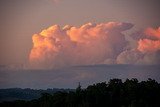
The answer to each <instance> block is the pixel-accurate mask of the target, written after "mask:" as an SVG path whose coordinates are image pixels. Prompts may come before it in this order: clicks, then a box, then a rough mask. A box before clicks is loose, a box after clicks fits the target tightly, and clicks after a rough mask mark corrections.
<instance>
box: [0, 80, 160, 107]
mask: <svg viewBox="0 0 160 107" xmlns="http://www.w3.org/2000/svg"><path fill="white" fill-rule="evenodd" d="M0 107H160V84H159V83H157V82H156V81H155V80H153V79H148V80H147V81H142V82H138V80H137V79H135V78H133V79H126V81H124V82H122V80H121V79H111V80H110V81H109V82H108V83H106V82H102V83H97V84H93V85H90V86H88V87H87V88H86V89H82V88H81V85H80V84H79V85H78V87H77V89H76V91H60V92H56V93H54V94H49V93H43V94H42V95H41V97H40V98H39V99H36V100H31V101H22V100H17V101H14V102H3V103H0Z"/></svg>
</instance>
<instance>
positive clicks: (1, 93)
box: [0, 88, 74, 102]
mask: <svg viewBox="0 0 160 107" xmlns="http://www.w3.org/2000/svg"><path fill="white" fill-rule="evenodd" d="M58 91H61V92H63V91H65V92H66V91H74V89H58V88H53V89H47V90H41V89H39V90H36V89H30V88H26V89H21V88H9V89H0V102H2V101H14V100H27V101H28V100H33V99H38V98H40V97H41V94H42V93H48V94H53V93H55V92H58Z"/></svg>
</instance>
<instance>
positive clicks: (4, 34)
mask: <svg viewBox="0 0 160 107" xmlns="http://www.w3.org/2000/svg"><path fill="white" fill-rule="evenodd" d="M159 10H160V1H159V0H0V43H1V44H0V65H4V64H22V63H27V61H28V57H29V53H30V50H31V48H32V35H33V34H35V33H38V32H40V31H41V30H43V29H44V28H47V27H49V26H51V25H54V24H58V25H60V26H64V25H66V24H69V25H74V26H80V25H82V24H85V23H88V22H92V23H101V22H109V21H116V22H129V23H132V24H134V25H135V27H134V28H135V29H143V28H146V27H153V28H155V27H159V26H160V12H159Z"/></svg>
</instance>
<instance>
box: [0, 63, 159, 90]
mask: <svg viewBox="0 0 160 107" xmlns="http://www.w3.org/2000/svg"><path fill="white" fill-rule="evenodd" d="M159 69H160V66H159V65H149V66H148V65H147V66H146V65H96V66H95V65H94V66H90V65H89V66H76V67H66V68H61V69H58V70H21V69H20V70H13V69H12V70H8V69H3V70H2V69H1V70H0V88H1V89H2V88H3V89H4V88H32V89H47V88H72V89H75V88H77V86H78V83H79V82H80V83H81V86H82V88H86V87H87V86H88V85H92V84H95V83H99V82H105V81H106V82H108V81H109V80H110V79H113V78H119V79H122V80H123V81H125V80H126V79H127V78H128V79H132V78H137V79H138V80H139V81H146V80H147V79H148V78H152V79H154V80H156V81H158V82H160V78H159V77H160V73H159Z"/></svg>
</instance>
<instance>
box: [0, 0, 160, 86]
mask: <svg viewBox="0 0 160 107" xmlns="http://www.w3.org/2000/svg"><path fill="white" fill-rule="evenodd" d="M159 10H160V1H159V0H0V43H1V44H0V88H14V87H20V88H36V89H40V88H41V89H46V88H53V87H54V88H75V87H76V86H77V84H78V82H81V83H82V86H83V87H86V86H87V85H89V84H93V83H96V82H101V81H107V80H109V79H112V78H120V79H123V80H125V79H126V78H138V79H139V80H146V79H147V78H152V79H155V80H157V81H158V82H160V79H159V77H160V73H159V67H160V66H159V65H160V12H159Z"/></svg>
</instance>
